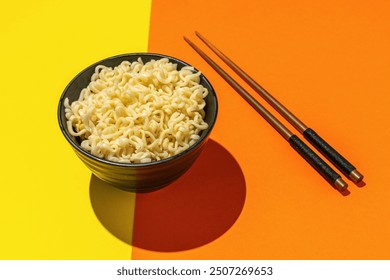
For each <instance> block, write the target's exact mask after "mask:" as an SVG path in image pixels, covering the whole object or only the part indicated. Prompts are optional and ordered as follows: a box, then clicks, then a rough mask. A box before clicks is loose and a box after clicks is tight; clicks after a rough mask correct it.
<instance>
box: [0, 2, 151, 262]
mask: <svg viewBox="0 0 390 280" xmlns="http://www.w3.org/2000/svg"><path fill="white" fill-rule="evenodd" d="M109 4H110V5H109V6H108V4H107V2H106V1H104V2H103V1H102V2H99V1H74V0H71V1H59V0H57V1H44V0H40V1H26V0H24V1H7V2H6V4H5V3H3V4H2V5H1V6H2V7H1V9H0V22H1V24H0V37H1V60H0V61H1V70H0V71H1V95H2V103H1V105H2V106H1V107H2V108H1V110H0V117H1V120H2V123H1V126H2V127H1V137H0V141H1V147H2V150H3V152H2V166H1V184H0V185H1V187H0V190H1V193H0V229H1V233H0V248H1V249H0V259H130V258H131V251H132V250H131V247H130V246H129V245H128V244H127V243H125V242H123V241H121V240H119V239H118V238H116V237H114V236H113V235H112V234H111V233H110V232H108V231H107V230H106V229H105V228H104V227H103V226H102V224H101V223H100V222H99V220H98V218H97V215H96V214H95V211H94V209H93V203H91V196H90V181H91V179H92V178H91V173H90V172H89V170H87V168H86V167H84V166H83V165H82V163H81V162H80V161H79V160H78V159H77V157H76V155H75V154H74V153H73V152H72V150H71V148H70V146H69V145H68V143H66V141H65V139H64V138H63V136H62V134H61V132H60V130H59V127H58V124H57V116H56V113H57V103H58V100H59V97H60V95H61V93H62V91H63V89H64V88H65V86H66V85H67V83H68V82H69V81H70V80H71V79H72V77H73V76H75V75H76V74H77V73H78V72H79V71H81V70H82V69H84V68H85V67H87V66H88V65H90V64H91V63H93V62H95V61H97V60H100V59H103V58H105V57H108V56H112V55H116V54H120V53H126V52H141V51H147V45H148V30H149V15H150V5H151V1H150V0H147V1H112V2H110V3H109ZM97 200H98V201H99V200H100V201H102V203H103V202H104V198H103V197H98V198H97ZM130 200H131V198H130ZM100 205H104V203H103V204H100ZM99 211H102V210H99ZM129 225H130V223H129ZM130 231H131V228H129V232H130Z"/></svg>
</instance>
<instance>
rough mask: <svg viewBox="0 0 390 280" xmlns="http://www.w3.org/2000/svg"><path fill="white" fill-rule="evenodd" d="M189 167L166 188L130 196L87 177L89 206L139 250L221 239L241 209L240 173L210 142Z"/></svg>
mask: <svg viewBox="0 0 390 280" xmlns="http://www.w3.org/2000/svg"><path fill="white" fill-rule="evenodd" d="M205 150H206V151H205V152H204V153H202V154H201V155H200V156H199V158H198V160H197V161H196V162H195V163H194V165H193V167H192V168H191V169H190V170H189V171H188V172H187V173H185V174H184V175H183V176H182V177H181V178H180V179H178V180H177V181H175V182H174V183H172V184H171V185H169V186H168V187H166V188H164V189H161V190H157V191H155V192H151V193H142V194H141V193H137V194H134V193H129V192H126V191H122V190H119V189H116V188H112V187H111V186H110V185H108V184H107V183H105V182H103V181H101V180H100V179H98V178H97V177H95V176H92V178H91V182H90V198H91V204H92V207H93V209H94V211H95V214H96V216H97V218H98V219H99V220H100V222H101V223H102V224H103V225H104V227H105V228H106V229H107V230H108V231H110V232H111V233H112V234H113V235H114V236H116V237H117V238H119V239H120V240H122V241H124V242H126V243H128V244H130V245H132V246H136V247H139V248H142V249H146V250H151V251H158V252H175V251H183V250H188V249H193V248H196V247H199V246H202V245H205V244H207V243H210V242H212V241H213V240H215V239H217V238H219V237H220V236H222V235H223V234H224V233H225V232H227V231H228V230H229V229H230V228H231V227H232V226H233V224H234V223H235V222H236V220H237V219H238V217H239V216H240V214H241V211H242V209H243V207H244V203H245V197H246V187H245V179H244V175H243V173H242V171H241V168H240V166H239V164H238V163H237V161H236V160H235V159H234V158H233V156H232V155H231V154H230V153H229V152H228V151H227V150H226V149H224V148H223V147H222V146H221V145H219V144H218V143H216V142H215V141H213V140H209V141H208V143H207V144H206V147H205Z"/></svg>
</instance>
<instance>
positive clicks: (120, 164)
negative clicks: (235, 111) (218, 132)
mask: <svg viewBox="0 0 390 280" xmlns="http://www.w3.org/2000/svg"><path fill="white" fill-rule="evenodd" d="M141 56H150V57H152V56H153V57H159V58H160V59H161V58H168V59H169V61H171V62H173V63H177V62H179V63H181V64H183V65H184V66H191V67H193V68H194V70H195V71H197V72H200V73H201V77H202V79H203V80H204V81H205V82H206V84H207V85H208V87H209V88H210V91H209V94H211V95H212V99H213V100H214V102H213V107H214V108H215V110H214V114H213V116H212V118H211V122H210V123H209V124H208V125H209V126H208V128H207V129H206V130H204V133H202V135H201V137H200V138H199V139H198V141H196V143H194V144H193V145H191V146H190V147H189V148H187V149H186V150H184V151H182V152H181V153H179V154H176V155H173V156H171V157H168V158H165V159H161V160H157V161H151V162H145V163H125V162H114V161H109V160H106V159H104V158H99V157H97V156H95V155H93V154H91V153H90V152H88V151H85V150H84V149H82V148H81V146H80V145H79V144H77V143H75V141H73V139H72V136H71V135H70V133H69V132H68V128H67V127H64V126H63V124H62V122H61V113H62V112H63V110H64V101H65V98H66V93H67V91H68V90H69V88H70V86H71V85H72V84H73V83H74V82H75V81H76V80H77V79H78V78H79V77H80V76H81V75H83V74H84V72H86V71H88V70H90V69H91V68H96V66H98V65H100V64H102V63H104V62H107V61H109V60H112V59H117V58H126V57H141ZM124 60H125V59H124ZM217 115H218V99H217V95H216V93H215V90H214V87H213V86H212V84H211V83H210V81H209V80H208V79H207V77H206V76H205V75H204V74H203V72H201V71H199V70H198V69H197V68H196V67H194V66H192V65H191V64H189V63H187V62H185V61H183V60H181V59H178V58H176V57H173V56H170V55H165V54H161V53H153V52H135V53H123V54H118V55H114V56H110V57H107V58H104V59H101V60H99V61H97V62H94V63H92V64H90V65H89V66H87V67H85V68H84V69H83V70H81V71H80V72H79V73H78V74H77V75H76V76H74V77H73V78H72V80H71V81H70V82H69V83H68V84H67V85H66V87H65V89H64V90H63V92H62V94H61V96H60V99H59V102H58V107H57V120H58V123H59V126H60V129H61V132H62V134H63V135H64V136H65V139H66V140H67V141H68V142H69V143H70V144H71V146H72V147H73V148H74V149H76V150H77V151H78V152H80V153H81V154H83V155H84V156H86V157H88V158H90V159H92V160H95V161H98V162H100V163H103V164H108V165H111V166H118V167H141V168H142V167H150V166H155V165H160V164H163V163H167V162H171V161H174V160H175V159H177V158H180V157H182V156H184V155H186V154H188V153H190V152H191V151H193V150H194V149H196V148H197V147H198V146H200V145H201V144H202V143H203V142H204V140H206V139H207V138H208V137H209V135H210V133H211V131H212V129H213V127H214V125H215V123H216V120H217Z"/></svg>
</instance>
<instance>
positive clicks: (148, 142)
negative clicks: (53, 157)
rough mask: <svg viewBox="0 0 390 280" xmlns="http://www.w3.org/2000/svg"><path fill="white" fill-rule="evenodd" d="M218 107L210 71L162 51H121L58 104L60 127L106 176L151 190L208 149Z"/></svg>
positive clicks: (82, 77) (82, 76) (76, 81)
mask: <svg viewBox="0 0 390 280" xmlns="http://www.w3.org/2000/svg"><path fill="white" fill-rule="evenodd" d="M217 111H218V102H217V97H216V94H215V91H214V89H213V87H212V85H211V84H210V82H209V81H208V80H207V78H206V77H205V76H204V75H203V74H202V73H201V72H200V71H198V70H197V69H195V68H194V67H192V66H191V65H189V64H188V63H186V62H184V61H182V60H179V59H177V58H174V57H170V56H166V55H162V54H154V53H131V54H123V55H117V56H113V57H109V58H106V59H103V60H101V61H99V62H96V63H94V64H92V65H90V66H88V67H87V68H85V69H84V70H83V71H81V72H80V73H79V74H78V75H77V76H75V77H74V78H73V80H72V81H71V82H70V83H69V84H68V85H67V86H66V88H65V89H64V91H63V93H62V95H61V98H60V101H59V104H58V122H59V126H60V129H61V131H62V133H63V135H64V136H65V139H66V140H67V141H68V142H69V144H70V145H71V147H72V148H73V150H74V152H75V153H76V154H77V156H78V157H79V158H80V159H81V161H82V162H83V163H84V164H85V165H86V166H87V167H88V168H89V169H90V170H91V171H92V173H93V174H94V175H95V176H96V177H98V178H99V179H101V180H103V181H105V182H107V183H109V184H111V185H113V186H115V187H118V188H121V189H124V190H127V191H134V192H149V191H153V190H157V189H160V188H162V187H165V186H167V185H169V184H171V183H172V182H174V181H175V180H176V179H178V178H179V177H180V176H182V175H183V174H184V173H185V172H186V171H187V170H188V169H189V168H190V167H191V166H192V164H193V163H194V162H195V160H196V159H197V158H198V156H199V154H200V153H201V152H202V150H203V148H204V146H205V144H206V142H207V140H208V138H209V135H210V132H211V131H212V129H213V127H214V124H215V121H216V118H217Z"/></svg>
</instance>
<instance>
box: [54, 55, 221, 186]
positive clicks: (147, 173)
mask: <svg viewBox="0 0 390 280" xmlns="http://www.w3.org/2000/svg"><path fill="white" fill-rule="evenodd" d="M139 57H141V59H142V61H143V62H144V63H146V62H148V61H150V60H152V59H155V60H158V59H161V58H164V57H165V58H168V59H169V61H171V62H172V63H176V64H177V65H178V69H181V68H182V67H184V66H189V64H187V63H186V62H183V61H181V60H179V59H177V58H173V57H170V56H166V55H161V54H154V53H131V54H123V55H118V56H113V57H109V58H106V59H103V60H101V61H99V62H96V63H94V64H92V65H90V66H88V67H87V68H86V69H84V70H83V71H81V72H80V73H79V74H78V75H77V76H76V77H75V78H73V80H72V81H71V82H70V83H69V84H68V86H67V87H66V88H65V90H64V92H63V93H62V95H61V98H60V101H59V104H58V121H59V125H60V128H61V131H62V133H63V134H64V136H65V138H66V140H67V141H68V142H69V143H70V145H71V146H72V148H73V150H74V151H75V153H76V154H77V156H78V157H79V158H80V159H81V160H82V162H83V163H84V164H85V165H86V166H87V167H88V168H89V169H90V170H91V171H92V173H93V174H95V175H96V177H98V178H100V179H101V180H103V181H105V182H107V183H109V184H111V185H113V186H115V187H118V188H121V189H124V190H127V191H134V192H148V191H152V190H156V189H160V188H162V187H164V186H167V185H169V184H170V183H172V182H173V181H175V180H176V179H178V178H179V177H180V176H181V175H183V174H184V173H185V172H186V171H187V170H188V169H189V168H190V167H191V166H192V164H193V163H194V161H195V160H196V159H197V157H198V156H199V154H200V153H201V151H202V150H203V148H204V146H205V144H206V142H207V140H208V137H209V135H210V132H211V130H212V129H213V127H214V124H215V121H216V118H217V112H218V102H217V97H216V95H215V91H214V89H213V87H212V86H211V84H210V82H209V81H208V80H207V79H206V77H205V76H203V74H202V75H201V81H200V83H201V84H202V85H203V86H204V87H206V88H207V89H208V90H209V94H208V95H207V97H206V107H205V112H206V117H205V122H206V123H207V124H208V128H207V129H206V130H204V131H202V132H201V135H200V139H199V140H198V141H197V142H196V143H195V144H194V145H192V146H191V147H189V148H188V149H187V150H185V151H183V152H182V153H180V154H177V155H175V156H172V157H170V158H167V159H163V160H159V161H154V162H150V163H117V162H111V161H108V160H105V159H101V158H98V157H96V156H94V155H92V154H91V153H89V152H87V151H85V150H83V149H82V148H81V147H80V142H79V141H78V139H76V137H74V136H72V135H71V134H70V133H69V131H68V129H67V125H66V122H67V120H66V117H65V107H64V101H65V98H68V99H69V103H71V102H73V101H75V100H77V99H78V98H79V95H80V92H81V90H82V89H83V88H85V87H86V86H87V85H88V84H89V83H90V79H91V76H92V74H93V73H94V71H95V68H96V66H97V65H105V66H108V67H115V66H117V65H119V64H120V63H121V62H122V61H124V60H127V61H130V62H132V61H135V60H137V59H138V58H139ZM195 70H196V69H195ZM196 71H198V70H196Z"/></svg>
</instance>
